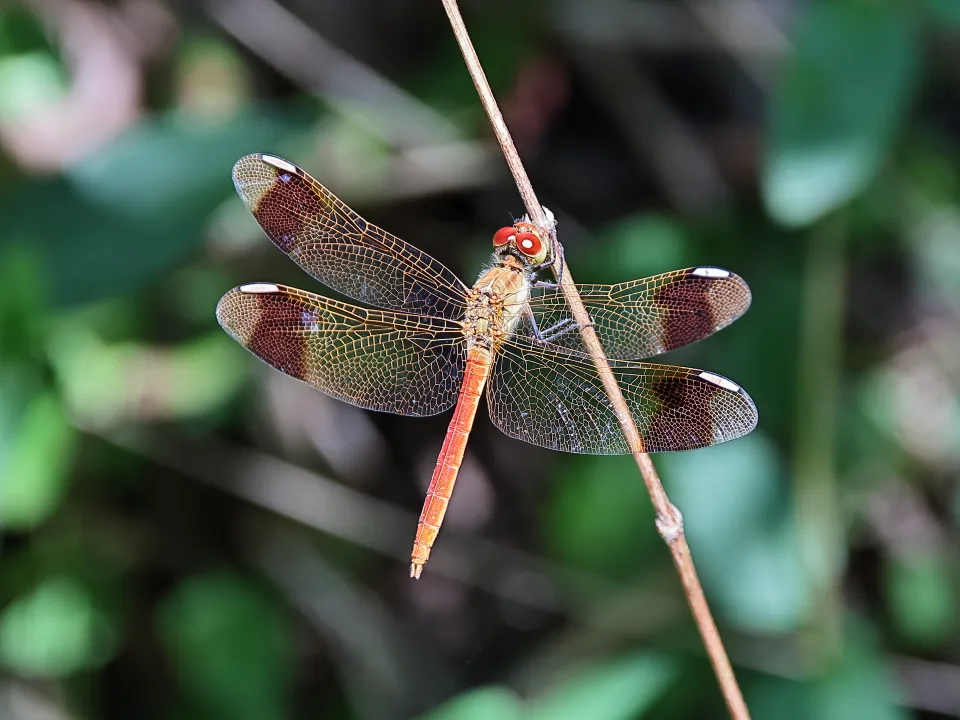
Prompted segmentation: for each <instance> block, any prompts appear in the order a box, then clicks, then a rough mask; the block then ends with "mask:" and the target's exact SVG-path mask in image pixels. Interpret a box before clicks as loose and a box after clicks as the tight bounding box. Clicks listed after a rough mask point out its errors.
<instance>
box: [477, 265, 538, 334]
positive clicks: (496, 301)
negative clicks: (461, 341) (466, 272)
mask: <svg viewBox="0 0 960 720" xmlns="http://www.w3.org/2000/svg"><path fill="white" fill-rule="evenodd" d="M504 259H505V260H506V259H507V258H504ZM510 259H512V260H513V262H512V263H511V262H501V264H500V265H498V266H496V267H492V268H490V269H489V270H486V271H485V272H484V273H483V274H482V275H481V276H480V277H479V278H478V279H477V282H476V283H475V284H474V286H473V288H472V289H471V290H470V292H469V293H468V295H467V309H466V314H465V316H464V323H463V334H464V335H465V336H466V338H467V345H468V347H469V346H473V345H479V346H481V347H486V348H488V349H491V350H492V349H493V348H495V347H497V346H498V345H499V344H500V343H501V342H502V341H503V339H504V338H505V337H506V336H507V335H509V334H510V333H512V332H513V331H514V329H515V328H516V327H517V324H518V323H519V322H520V313H521V312H522V310H523V308H524V307H525V305H526V302H527V299H528V298H529V297H530V273H529V270H528V269H527V268H526V267H524V266H523V265H522V264H521V263H520V261H518V260H515V259H513V258H510Z"/></svg>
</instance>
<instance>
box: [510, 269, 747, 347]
mask: <svg viewBox="0 0 960 720" xmlns="http://www.w3.org/2000/svg"><path fill="white" fill-rule="evenodd" d="M577 289H578V290H579V291H580V297H581V298H582V299H583V303H584V305H585V306H586V308H587V312H589V313H590V317H591V319H592V320H593V324H594V330H596V332H597V335H598V336H599V338H600V342H601V344H602V345H603V348H604V350H605V351H606V353H607V355H608V356H609V357H612V358H618V359H621V360H639V359H641V358H647V357H652V356H654V355H659V354H660V353H663V352H667V351H668V350H673V349H674V348H678V347H681V346H683V345H689V344H690V343H693V342H696V341H697V340H701V339H703V338H705V337H707V336H708V335H711V334H713V333H715V332H716V331H717V330H720V329H722V328H725V327H726V326H727V325H729V324H730V323H732V322H733V321H734V320H736V319H737V318H738V317H740V316H741V315H743V313H745V312H746V311H747V308H748V307H750V288H749V287H747V284H746V283H745V282H744V281H743V279H742V278H740V277H739V276H737V275H734V274H733V273H731V272H730V271H729V270H723V269H721V268H715V267H696V268H687V269H686V270H677V271H675V272H670V273H664V274H663V275H654V276H652V277H648V278H642V279H640V280H633V281H631V282H625V283H619V284H617V285H578V286H577ZM530 307H531V309H532V310H533V315H534V318H535V319H536V322H537V325H538V327H539V329H540V331H541V332H549V330H550V328H554V327H559V328H566V329H565V330H564V331H563V332H561V333H559V334H555V335H551V336H549V340H550V342H551V343H552V344H556V345H560V346H561V347H566V348H568V349H571V350H577V351H579V352H584V353H585V352H587V350H586V348H585V347H584V345H583V340H582V339H581V337H580V333H579V331H578V330H577V328H576V327H573V325H572V323H567V324H566V325H562V324H561V323H564V321H566V320H568V319H569V318H570V317H571V316H570V311H569V308H568V307H567V302H566V300H565V299H564V296H563V293H562V292H561V291H560V290H559V289H555V288H542V287H535V288H534V289H533V294H532V297H531V299H530ZM518 332H519V333H521V334H523V335H527V336H528V337H534V336H535V332H534V329H533V327H532V325H531V324H530V321H529V318H526V317H525V318H524V321H523V324H522V325H521V327H520V328H519V329H518Z"/></svg>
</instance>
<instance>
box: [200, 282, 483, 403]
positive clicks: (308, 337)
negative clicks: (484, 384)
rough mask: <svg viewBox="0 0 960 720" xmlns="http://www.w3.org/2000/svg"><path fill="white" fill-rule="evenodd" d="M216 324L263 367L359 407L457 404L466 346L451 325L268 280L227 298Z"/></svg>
mask: <svg viewBox="0 0 960 720" xmlns="http://www.w3.org/2000/svg"><path fill="white" fill-rule="evenodd" d="M217 319H218V320H219V321H220V324H221V325H222V326H223V328H224V329H225V330H226V331H227V332H228V333H229V334H230V335H231V336H233V338H234V339H236V340H237V341H238V342H239V343H240V344H242V345H243V346H244V347H246V348H247V349H248V350H250V352H252V353H253V354H254V355H256V356H257V357H259V358H260V359H261V360H263V361H264V362H266V363H268V364H269V365H272V366H273V367H275V368H276V369H278V370H280V371H282V372H284V373H286V374H287V375H290V376H291V377H295V378H297V379H299V380H303V381H304V382H306V383H309V384H310V385H313V386H314V387H316V388H318V389H319V390H322V391H323V392H325V393H326V394H327V395H331V396H332V397H335V398H337V399H339V400H344V401H346V402H349V403H351V404H353V405H357V406H359V407H362V408H367V409H368V410H379V411H381V412H391V413H397V414H400V415H435V414H437V413H441V412H443V411H444V410H448V409H449V408H451V407H453V405H454V403H456V400H457V394H458V392H459V389H460V381H461V379H462V377H463V372H464V365H465V363H466V344H465V343H464V338H463V334H462V333H461V332H460V326H459V324H458V323H455V322H452V321H450V320H445V319H442V318H430V317H423V316H420V315H414V314H411V313H394V312H389V311H383V310H370V309H367V308H361V307H356V306H353V305H349V304H347V303H342V302H338V301H336V300H330V299H327V298H324V297H320V296H318V295H313V294H311V293H307V292H304V291H302V290H297V289H295V288H291V287H285V286H283V285H272V284H267V283H259V284H254V285H243V286H241V287H239V288H236V289H234V290H231V291H230V292H229V293H227V294H226V295H224V296H223V299H221V300H220V303H219V304H218V305H217Z"/></svg>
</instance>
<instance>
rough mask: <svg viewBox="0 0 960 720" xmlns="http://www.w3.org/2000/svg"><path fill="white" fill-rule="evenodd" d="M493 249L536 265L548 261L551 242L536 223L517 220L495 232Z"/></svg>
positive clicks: (500, 253) (498, 252) (499, 253)
mask: <svg viewBox="0 0 960 720" xmlns="http://www.w3.org/2000/svg"><path fill="white" fill-rule="evenodd" d="M493 250H494V252H495V253H497V254H498V255H508V254H509V255H512V256H514V257H517V258H519V259H520V260H522V261H523V262H524V263H525V264H527V265H530V266H536V265H541V264H543V262H545V261H546V259H547V254H548V253H549V251H550V242H549V240H548V239H547V238H545V237H544V233H543V231H542V230H541V229H540V228H538V227H537V226H536V225H532V224H530V223H527V222H517V223H514V225H512V226H510V227H502V228H500V229H499V230H497V231H496V232H495V233H494V234H493Z"/></svg>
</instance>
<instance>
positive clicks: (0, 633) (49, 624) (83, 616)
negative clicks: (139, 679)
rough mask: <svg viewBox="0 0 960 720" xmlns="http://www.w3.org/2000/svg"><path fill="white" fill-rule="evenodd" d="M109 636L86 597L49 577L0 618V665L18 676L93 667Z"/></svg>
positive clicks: (108, 647) (107, 650) (107, 648)
mask: <svg viewBox="0 0 960 720" xmlns="http://www.w3.org/2000/svg"><path fill="white" fill-rule="evenodd" d="M114 644H115V643H114V638H113V635H112V633H111V632H110V630H109V628H108V626H107V623H106V621H105V620H104V619H103V617H102V616H101V615H100V614H99V613H98V612H97V610H96V609H95V608H94V605H93V603H92V601H91V599H90V596H89V594H88V593H87V592H86V591H85V590H84V589H83V588H82V587H81V586H79V585H78V584H76V583H75V582H73V581H72V580H69V579H67V578H63V577H51V578H49V579H47V580H46V581H44V583H43V584H42V585H40V586H39V587H37V588H36V589H35V590H34V591H33V592H31V593H29V594H28V595H25V596H23V597H21V598H18V599H17V600H14V601H13V602H12V603H11V604H10V606H9V607H7V609H6V610H4V611H3V615H0V663H2V664H3V665H4V666H5V667H6V668H8V669H9V670H11V671H13V672H16V673H18V674H20V675H27V676H32V677H48V678H59V677H63V676H66V675H70V674H71V673H75V672H77V671H79V670H84V669H89V668H93V667H97V666H99V665H101V664H102V663H103V662H105V661H106V660H107V659H108V658H109V657H110V655H111V653H112V650H113V646H114Z"/></svg>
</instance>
